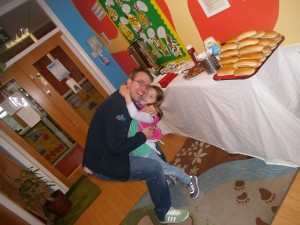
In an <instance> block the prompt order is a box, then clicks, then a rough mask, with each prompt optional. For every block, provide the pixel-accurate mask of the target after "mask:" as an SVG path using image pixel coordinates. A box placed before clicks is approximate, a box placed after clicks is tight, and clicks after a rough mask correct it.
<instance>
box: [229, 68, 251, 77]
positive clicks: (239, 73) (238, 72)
mask: <svg viewBox="0 0 300 225" xmlns="http://www.w3.org/2000/svg"><path fill="white" fill-rule="evenodd" d="M254 72H255V68H253V67H241V68H238V69H236V70H235V71H234V73H233V75H234V76H249V75H252V74H253V73H254Z"/></svg>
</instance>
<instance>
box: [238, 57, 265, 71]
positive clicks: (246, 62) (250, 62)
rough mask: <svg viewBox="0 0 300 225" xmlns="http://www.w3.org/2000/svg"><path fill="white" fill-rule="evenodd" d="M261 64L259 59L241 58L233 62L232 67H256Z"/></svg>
mask: <svg viewBox="0 0 300 225" xmlns="http://www.w3.org/2000/svg"><path fill="white" fill-rule="evenodd" d="M260 65H261V62H260V60H259V59H243V60H239V61H237V62H235V63H234V64H233V67H234V68H236V69H237V68H240V67H254V68H256V67H258V66H260Z"/></svg>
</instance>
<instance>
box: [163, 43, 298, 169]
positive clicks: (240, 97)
mask: <svg viewBox="0 0 300 225" xmlns="http://www.w3.org/2000/svg"><path fill="white" fill-rule="evenodd" d="M164 93H165V101H164V103H163V105H162V110H163V112H164V117H163V118H162V121H161V122H160V123H159V126H160V127H161V129H162V131H163V132H164V133H177V134H181V135H184V136H188V137H192V138H195V139H198V140H201V141H204V142H206V143H209V144H212V145H215V146H217V147H220V148H222V149H224V150H226V151H228V152H230V153H241V154H245V155H249V156H254V157H256V158H259V159H262V160H264V161H266V162H267V163H270V164H280V165H286V166H292V167H298V166H300V44H294V45H290V46H280V47H279V48H277V50H276V51H275V52H274V53H273V54H272V55H271V57H270V58H269V59H268V60H267V62H266V63H265V64H264V65H263V67H262V68H261V69H260V70H259V71H258V73H257V74H256V75H254V76H252V77H251V78H249V79H245V80H225V81H215V80H213V76H212V75H207V74H206V73H202V74H200V75H198V76H197V77H194V78H192V79H190V80H185V79H183V78H182V76H177V77H176V78H175V79H174V80H173V81H172V82H171V83H170V84H169V85H168V87H167V88H165V90H164Z"/></svg>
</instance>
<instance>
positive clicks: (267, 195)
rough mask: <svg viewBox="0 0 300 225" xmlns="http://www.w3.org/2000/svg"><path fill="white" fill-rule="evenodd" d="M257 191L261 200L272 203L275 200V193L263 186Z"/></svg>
mask: <svg viewBox="0 0 300 225" xmlns="http://www.w3.org/2000/svg"><path fill="white" fill-rule="evenodd" d="M259 192H260V197H261V200H263V201H265V202H266V203H267V204H272V203H274V202H275V199H276V194H275V193H272V192H271V191H269V190H267V189H264V188H260V189H259Z"/></svg>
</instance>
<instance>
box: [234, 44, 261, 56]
mask: <svg viewBox="0 0 300 225" xmlns="http://www.w3.org/2000/svg"><path fill="white" fill-rule="evenodd" d="M263 49H264V46H262V45H259V44H256V45H249V46H246V47H243V48H241V49H240V50H239V54H240V55H244V54H249V53H254V52H261V51H262V50H263Z"/></svg>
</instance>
